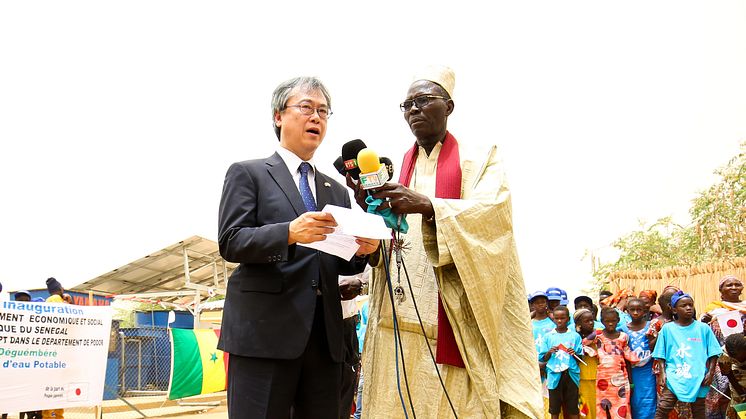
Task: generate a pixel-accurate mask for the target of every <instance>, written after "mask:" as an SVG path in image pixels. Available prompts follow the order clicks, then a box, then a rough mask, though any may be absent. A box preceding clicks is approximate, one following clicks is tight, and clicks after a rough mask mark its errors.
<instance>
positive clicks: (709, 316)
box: [700, 275, 746, 419]
mask: <svg viewBox="0 0 746 419" xmlns="http://www.w3.org/2000/svg"><path fill="white" fill-rule="evenodd" d="M718 290H719V291H720V301H717V300H716V301H712V302H711V303H710V304H708V305H707V306H706V307H705V314H703V315H702V317H701V319H700V320H701V321H702V322H703V323H709V324H710V328H711V329H712V332H713V333H714V334H715V337H716V338H717V340H718V343H720V345H721V346H722V345H724V344H725V336H724V335H723V331H722V330H721V329H720V323H719V322H718V321H717V316H719V315H721V314H725V313H728V312H730V311H733V310H738V311H740V312H741V319H742V320H744V319H745V318H746V314H745V313H746V303H744V302H742V301H741V293H742V292H743V282H741V280H740V279H738V278H737V277H736V276H734V275H726V276H724V277H722V278H721V279H720V283H719V284H718ZM712 385H713V386H715V387H716V388H717V389H718V390H720V392H726V393H727V391H728V388H729V386H728V378H727V377H725V376H724V375H723V374H721V373H720V368H719V367H718V368H717V369H716V370H715V379H713V380H712ZM720 392H718V391H715V390H710V392H709V393H708V394H707V398H705V414H706V415H707V418H708V419H722V418H725V417H726V413H727V411H728V404H729V402H728V399H727V398H726V397H725V396H723V395H722V394H720Z"/></svg>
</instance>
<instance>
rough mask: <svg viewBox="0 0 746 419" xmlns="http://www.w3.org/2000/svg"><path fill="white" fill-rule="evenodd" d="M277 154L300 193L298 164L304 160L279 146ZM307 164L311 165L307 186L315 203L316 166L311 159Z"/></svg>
mask: <svg viewBox="0 0 746 419" xmlns="http://www.w3.org/2000/svg"><path fill="white" fill-rule="evenodd" d="M277 154H279V155H280V158H282V161H284V162H285V166H287V167H288V170H289V171H290V175H291V176H293V182H295V186H296V187H297V188H298V191H299V192H300V170H299V168H300V164H301V163H303V162H304V161H305V160H303V159H301V158H300V157H298V156H296V155H295V153H293V152H292V151H290V150H288V149H287V148H285V147H283V146H281V145H278V146H277ZM308 163H309V164H310V165H311V170H309V171H308V186H309V187H310V188H311V193H312V194H313V199H314V201H315V200H316V164H315V163H314V162H313V158H311V160H308ZM319 209H321V208H319Z"/></svg>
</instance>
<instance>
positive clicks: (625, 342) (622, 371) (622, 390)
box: [596, 332, 639, 419]
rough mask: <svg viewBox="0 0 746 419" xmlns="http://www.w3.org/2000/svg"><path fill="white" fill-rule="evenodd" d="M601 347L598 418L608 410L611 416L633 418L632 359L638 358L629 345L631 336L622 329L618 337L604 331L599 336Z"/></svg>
mask: <svg viewBox="0 0 746 419" xmlns="http://www.w3.org/2000/svg"><path fill="white" fill-rule="evenodd" d="M596 347H597V348H598V349H597V350H598V369H597V371H596V417H597V418H606V417H607V411H608V412H609V414H610V416H609V417H611V418H612V419H626V418H629V417H630V409H629V395H630V391H629V390H630V389H629V377H628V376H627V366H626V363H625V360H626V361H629V362H631V363H636V362H638V361H639V359H638V358H637V355H635V353H634V352H632V350H631V349H630V347H629V336H627V334H626V333H624V332H619V337H618V338H616V339H609V338H607V337H606V336H604V334H603V333H599V335H598V336H597V337H596Z"/></svg>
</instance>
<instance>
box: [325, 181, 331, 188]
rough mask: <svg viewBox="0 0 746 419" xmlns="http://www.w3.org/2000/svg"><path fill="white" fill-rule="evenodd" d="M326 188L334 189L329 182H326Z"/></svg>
mask: <svg viewBox="0 0 746 419" xmlns="http://www.w3.org/2000/svg"><path fill="white" fill-rule="evenodd" d="M324 186H326V187H327V188H331V187H332V185H330V184H329V182H324Z"/></svg>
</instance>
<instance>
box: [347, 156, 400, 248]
mask: <svg viewBox="0 0 746 419" xmlns="http://www.w3.org/2000/svg"><path fill="white" fill-rule="evenodd" d="M382 160H383V159H379V158H378V154H376V152H375V151H373V150H371V149H369V148H364V149H362V150H360V152H358V155H357V164H358V166H359V169H360V186H361V187H362V188H363V189H365V190H366V191H367V192H368V196H367V197H366V198H365V203H366V204H368V212H369V213H371V214H378V215H380V216H381V217H383V221H384V222H385V223H386V226H387V227H388V228H393V229H394V230H397V231H400V232H401V233H404V234H406V233H407V230H408V229H409V225H408V224H407V220H405V219H404V217H403V216H402V215H397V214H394V213H393V212H392V211H391V208H390V207H389V208H384V209H379V208H378V207H379V206H380V205H381V204H383V200H382V199H380V198H379V199H376V198H374V197H373V193H375V191H374V189H375V188H379V187H381V186H383V185H384V184H385V183H386V182H387V181H388V180H389V171H390V172H391V173H392V174H393V172H394V167H393V165H391V168H390V169H389V168H388V167H387V164H385V163H382ZM386 160H388V162H391V160H390V159H386Z"/></svg>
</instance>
